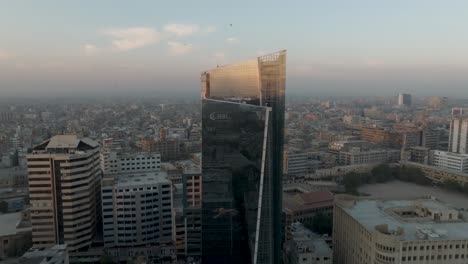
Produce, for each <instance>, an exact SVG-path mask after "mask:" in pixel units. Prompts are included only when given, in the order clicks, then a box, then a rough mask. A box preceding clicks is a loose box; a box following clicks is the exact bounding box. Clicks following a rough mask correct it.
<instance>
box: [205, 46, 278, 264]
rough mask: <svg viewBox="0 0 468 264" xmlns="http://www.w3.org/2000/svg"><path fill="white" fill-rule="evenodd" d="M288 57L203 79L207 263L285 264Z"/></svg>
mask: <svg viewBox="0 0 468 264" xmlns="http://www.w3.org/2000/svg"><path fill="white" fill-rule="evenodd" d="M285 62H286V51H279V52H276V53H273V54H269V55H265V56H261V57H258V58H256V59H253V60H248V61H244V62H241V63H237V64H231V65H227V66H222V67H217V68H215V69H212V70H210V71H207V72H204V73H203V74H202V76H201V82H202V126H203V129H202V137H203V149H202V255H203V263H204V264H205V263H255V264H257V263H258V264H260V263H262V264H263V263H265V264H267V263H268V264H270V263H280V259H281V233H282V229H281V207H282V203H281V201H282V199H281V195H282V186H281V182H282V171H283V170H282V161H283V137H284V90H285V72H286V64H285Z"/></svg>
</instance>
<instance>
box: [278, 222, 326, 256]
mask: <svg viewBox="0 0 468 264" xmlns="http://www.w3.org/2000/svg"><path fill="white" fill-rule="evenodd" d="M291 233H292V239H291V240H289V241H287V242H286V244H285V247H284V253H285V256H284V263H285V264H332V263H333V251H332V250H331V248H330V246H329V245H328V244H327V242H326V240H325V239H324V237H321V236H320V235H317V234H315V233H313V232H312V231H310V230H309V229H307V228H306V227H304V226H303V225H302V224H301V223H293V224H292V227H291Z"/></svg>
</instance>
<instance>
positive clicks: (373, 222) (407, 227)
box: [340, 198, 468, 240]
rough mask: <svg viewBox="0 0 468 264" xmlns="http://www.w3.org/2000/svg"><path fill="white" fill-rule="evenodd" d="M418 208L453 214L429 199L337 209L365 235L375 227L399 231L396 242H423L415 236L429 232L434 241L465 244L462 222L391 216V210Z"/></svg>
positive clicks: (467, 230) (467, 228)
mask: <svg viewBox="0 0 468 264" xmlns="http://www.w3.org/2000/svg"><path fill="white" fill-rule="evenodd" d="M416 205H418V206H421V207H424V208H429V209H436V210H454V208H452V207H450V206H448V205H447V204H445V203H443V202H440V201H437V200H433V199H413V200H381V199H380V200H379V199H367V200H365V199H364V200H360V199H359V198H358V199H357V200H355V203H354V205H351V206H349V207H347V206H340V207H341V208H342V209H343V210H344V211H346V212H347V213H348V214H349V215H350V216H351V217H353V218H354V219H355V220H357V221H358V222H359V223H360V224H361V225H362V226H363V227H364V228H366V229H367V230H368V231H369V232H373V231H375V227H376V226H378V225H387V226H388V230H390V231H395V230H398V228H402V229H403V234H402V235H401V236H400V240H426V239H423V238H420V237H419V236H418V231H420V230H422V229H424V230H432V232H433V233H434V234H436V235H439V236H438V237H435V238H431V239H435V240H465V239H468V222H466V220H463V219H459V220H456V221H450V222H448V221H434V220H432V219H431V218H427V217H426V218H419V217H417V218H414V219H413V218H404V217H400V216H398V215H397V214H395V213H394V212H393V210H392V209H398V208H404V207H412V206H416Z"/></svg>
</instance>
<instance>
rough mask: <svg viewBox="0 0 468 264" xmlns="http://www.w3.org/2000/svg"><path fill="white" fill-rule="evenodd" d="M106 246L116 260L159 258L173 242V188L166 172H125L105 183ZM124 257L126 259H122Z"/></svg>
mask: <svg viewBox="0 0 468 264" xmlns="http://www.w3.org/2000/svg"><path fill="white" fill-rule="evenodd" d="M102 217H103V234H104V246H105V247H106V250H107V252H109V253H110V255H111V256H113V257H114V259H119V261H120V260H125V258H126V257H128V256H135V255H138V254H142V253H141V252H144V255H145V257H159V255H160V254H159V252H158V250H160V248H158V246H160V245H164V244H166V243H170V242H171V241H172V213H171V188H170V182H169V180H168V179H167V175H166V173H164V172H145V173H124V174H120V175H118V176H117V175H116V176H113V177H105V178H104V179H103V181H102ZM120 258H123V259H120Z"/></svg>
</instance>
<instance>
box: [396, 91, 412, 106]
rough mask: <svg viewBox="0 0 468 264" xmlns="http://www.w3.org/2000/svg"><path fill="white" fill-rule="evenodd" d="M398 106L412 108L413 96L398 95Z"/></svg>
mask: <svg viewBox="0 0 468 264" xmlns="http://www.w3.org/2000/svg"><path fill="white" fill-rule="evenodd" d="M398 105H399V106H407V107H410V106H411V94H405V93H400V94H398Z"/></svg>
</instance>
